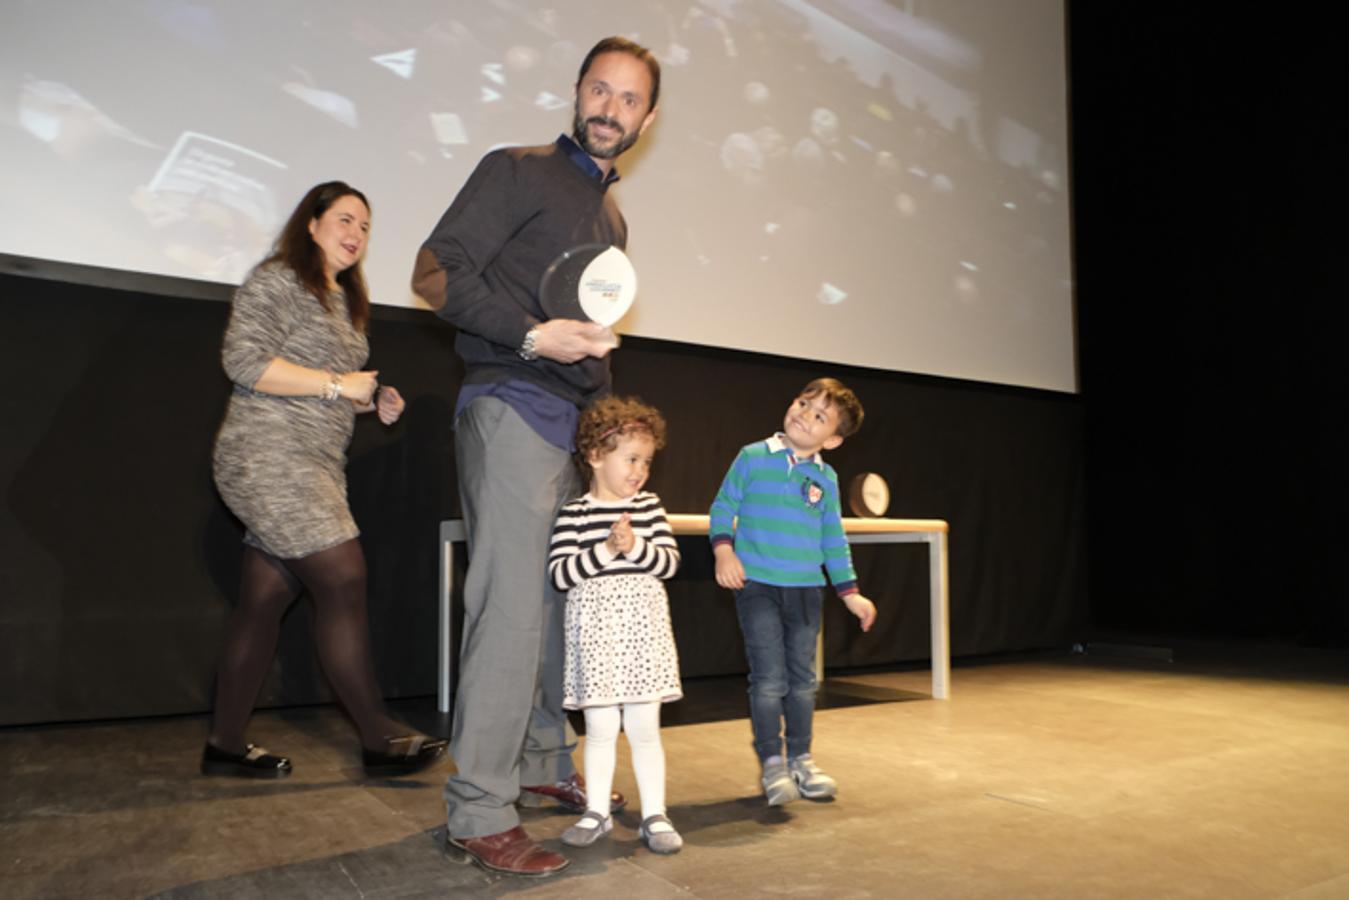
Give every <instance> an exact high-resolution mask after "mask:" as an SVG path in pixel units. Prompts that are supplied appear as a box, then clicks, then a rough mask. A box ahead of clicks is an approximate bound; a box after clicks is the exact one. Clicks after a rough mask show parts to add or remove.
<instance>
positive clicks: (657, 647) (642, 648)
mask: <svg viewBox="0 0 1349 900" xmlns="http://www.w3.org/2000/svg"><path fill="white" fill-rule="evenodd" d="M566 637H567V653H566V662H565V663H564V665H565V669H564V670H563V676H562V681H563V690H564V692H565V698H564V700H563V703H562V705H563V706H565V707H566V708H567V709H584V708H585V707H587V706H613V705H615V704H618V703H644V702H650V701H655V700H659V701H661V702H667V703H668V702H669V701H671V700H678V699H679V698H680V697H682V696H684V692H683V690H682V689H681V688H680V685H679V657H678V655H677V654H676V652H675V643H674V632H673V631H672V630H671V628H670V605H669V601H668V600H667V599H666V596H665V586H664V585H662V584H661V583H660V581H659V580H658V579H656V578H654V577H652V576H650V575H612V576H609V577H603V578H591V579H588V580H587V581H584V582H582V583H581V584H579V585H577V586H576V587H574V588H572V589H571V591H569V592H568V593H567V618H566Z"/></svg>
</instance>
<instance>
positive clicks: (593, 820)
mask: <svg viewBox="0 0 1349 900" xmlns="http://www.w3.org/2000/svg"><path fill="white" fill-rule="evenodd" d="M613 830H614V817H613V816H601V815H600V814H599V813H597V812H593V811H591V810H586V811H585V813H583V814H582V816H581V818H579V819H577V820H576V824H575V825H573V826H571V827H570V828H568V829H567V830H566V831H564V832H562V843H564V844H566V845H567V846H568V847H589V846H590V845H591V844H593V843H595V842H596V841H598V840H599V839H600V836H601V835H605V834H608V833H609V832H611V831H613Z"/></svg>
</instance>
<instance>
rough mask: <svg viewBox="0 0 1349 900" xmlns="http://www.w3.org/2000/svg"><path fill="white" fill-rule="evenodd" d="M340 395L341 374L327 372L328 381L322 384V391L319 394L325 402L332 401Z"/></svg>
mask: <svg viewBox="0 0 1349 900" xmlns="http://www.w3.org/2000/svg"><path fill="white" fill-rule="evenodd" d="M341 396H342V376H340V375H337V374H335V373H333V372H329V373H328V383H327V384H325V385H324V386H323V392H322V393H320V394H319V397H321V398H322V399H323V400H324V401H325V402H327V403H332V402H333V401H334V400H336V399H337V398H339V397H341Z"/></svg>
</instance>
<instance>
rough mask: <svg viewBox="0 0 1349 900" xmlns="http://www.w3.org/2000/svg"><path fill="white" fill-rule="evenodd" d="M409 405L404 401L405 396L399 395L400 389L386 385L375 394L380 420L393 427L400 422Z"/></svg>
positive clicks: (376, 409)
mask: <svg viewBox="0 0 1349 900" xmlns="http://www.w3.org/2000/svg"><path fill="white" fill-rule="evenodd" d="M405 406H407V403H405V402H404V400H403V395H402V394H400V393H398V388H396V387H390V386H389V385H387V384H386V385H384V386H383V387H381V388H380V389H379V392H378V393H377V394H375V412H376V413H378V414H379V420H380V421H381V422H383V423H384V424H385V425H392V424H393V423H394V422H397V421H398V417H399V416H401V415H402V414H403V408H404V407H405Z"/></svg>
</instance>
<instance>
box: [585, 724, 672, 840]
mask: <svg viewBox="0 0 1349 900" xmlns="http://www.w3.org/2000/svg"><path fill="white" fill-rule="evenodd" d="M585 720H586V746H585V770H586V795H587V796H588V797H589V804H588V807H587V808H588V809H589V810H590V811H591V812H595V813H598V814H599V815H601V816H607V815H609V793H610V792H611V791H612V790H613V786H614V764H615V761H616V759H617V744H618V731H619V726H620V725H621V726H622V730H623V731H624V732H626V733H627V735H628V747H629V748H630V749H631V750H632V772H633V774H634V775H636V776H637V791H638V793H639V794H640V795H641V797H642V818H643V819H646V818H648V817H650V816H655V815H664V814H665V748H664V747H662V746H661V743H660V703H659V702H658V701H653V702H651V703H624V704H623V705H622V707H621V713H620V707H618V706H588V707H586V709H585Z"/></svg>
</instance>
